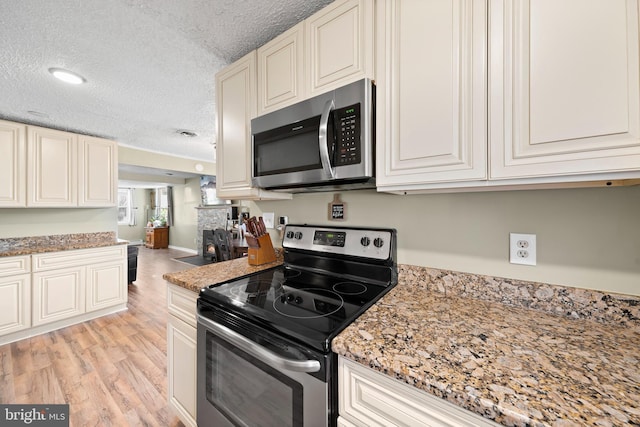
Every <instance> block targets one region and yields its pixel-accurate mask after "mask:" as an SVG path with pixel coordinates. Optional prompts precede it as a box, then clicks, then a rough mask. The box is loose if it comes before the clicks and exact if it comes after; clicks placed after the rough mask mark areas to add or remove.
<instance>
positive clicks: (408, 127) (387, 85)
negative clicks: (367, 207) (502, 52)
mask: <svg viewBox="0 0 640 427" xmlns="http://www.w3.org/2000/svg"><path fill="white" fill-rule="evenodd" d="M377 8H378V9H377V12H378V13H377V19H378V21H377V37H378V39H377V45H378V51H377V53H378V56H377V59H378V62H377V65H378V66H377V90H376V96H377V121H376V126H377V131H376V132H377V133H376V136H377V138H376V140H377V158H378V160H377V170H376V175H377V176H376V183H377V185H378V188H379V190H382V191H384V190H389V191H401V190H404V189H412V190H416V189H424V188H429V184H432V183H441V182H455V181H470V180H482V179H485V178H486V176H487V172H486V152H487V148H486V147H487V136H486V133H487V125H486V123H487V106H486V102H487V95H486V78H487V71H486V70H487V66H486V54H487V53H486V45H487V42H486V35H487V33H486V10H487V4H486V1H482V0H454V1H443V0H402V1H400V0H389V1H385V2H378V6H377Z"/></svg>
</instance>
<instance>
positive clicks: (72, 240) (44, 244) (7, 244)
mask: <svg viewBox="0 0 640 427" xmlns="http://www.w3.org/2000/svg"><path fill="white" fill-rule="evenodd" d="M128 243H129V242H128V241H126V240H120V239H118V238H117V237H116V233H114V232H111V231H105V232H97V233H76V234H56V235H51V236H33V237H16V238H6V239H0V257H8V256H19V255H32V254H38V253H45V252H59V251H68V250H74V249H91V248H100V247H104V246H113V245H126V244H128Z"/></svg>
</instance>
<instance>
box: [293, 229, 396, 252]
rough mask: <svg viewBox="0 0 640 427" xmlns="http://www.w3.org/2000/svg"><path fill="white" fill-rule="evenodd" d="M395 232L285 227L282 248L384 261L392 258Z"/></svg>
mask: <svg viewBox="0 0 640 427" xmlns="http://www.w3.org/2000/svg"><path fill="white" fill-rule="evenodd" d="M394 238H395V235H394V231H392V230H383V229H364V228H342V227H340V228H334V227H323V226H310V225H287V227H286V229H285V232H284V239H283V240H282V246H283V247H284V248H291V249H300V250H307V251H316V252H325V253H332V254H339V255H348V256H359V257H366V258H373V259H379V260H386V259H388V258H389V257H390V256H391V248H392V243H393V242H392V239H394Z"/></svg>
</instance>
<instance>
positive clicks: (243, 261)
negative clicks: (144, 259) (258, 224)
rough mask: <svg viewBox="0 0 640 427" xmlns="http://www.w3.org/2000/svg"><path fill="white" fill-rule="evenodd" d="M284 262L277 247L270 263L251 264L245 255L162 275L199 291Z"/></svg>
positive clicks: (191, 289) (169, 280) (170, 280)
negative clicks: (273, 260)
mask: <svg viewBox="0 0 640 427" xmlns="http://www.w3.org/2000/svg"><path fill="white" fill-rule="evenodd" d="M282 262H283V261H282V252H281V251H280V250H278V249H276V261H275V262H271V263H268V264H263V265H249V262H248V260H247V257H243V258H236V259H232V260H231V261H224V262H216V263H213V264H209V265H204V266H202V267H195V268H190V269H188V270H183V271H178V272H176V273H165V274H164V275H163V276H162V277H163V278H164V280H166V281H167V282H169V283H173V284H174V285H178V286H180V287H182V288H185V289H188V290H190V291H193V292H196V293H199V292H200V289H202V288H204V287H206V286H209V285H213V284H216V283H222V282H226V281H228V280H231V279H236V278H238V277H242V276H246V275H248V274H251V273H256V272H258V271H262V270H266V269H269V268H272V267H276V266H278V265H281V264H282Z"/></svg>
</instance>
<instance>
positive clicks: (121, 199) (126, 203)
mask: <svg viewBox="0 0 640 427" xmlns="http://www.w3.org/2000/svg"><path fill="white" fill-rule="evenodd" d="M132 215H133V213H132V210H131V190H130V189H128V188H119V189H118V225H131V223H132V220H133V217H132Z"/></svg>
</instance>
